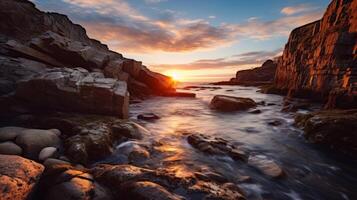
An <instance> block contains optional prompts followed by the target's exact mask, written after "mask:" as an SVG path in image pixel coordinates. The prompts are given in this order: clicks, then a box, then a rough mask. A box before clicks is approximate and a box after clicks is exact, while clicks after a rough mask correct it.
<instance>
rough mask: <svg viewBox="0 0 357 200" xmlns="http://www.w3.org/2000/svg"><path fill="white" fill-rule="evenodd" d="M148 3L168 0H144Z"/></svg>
mask: <svg viewBox="0 0 357 200" xmlns="http://www.w3.org/2000/svg"><path fill="white" fill-rule="evenodd" d="M144 1H145V2H146V3H160V2H163V1H167V0H144Z"/></svg>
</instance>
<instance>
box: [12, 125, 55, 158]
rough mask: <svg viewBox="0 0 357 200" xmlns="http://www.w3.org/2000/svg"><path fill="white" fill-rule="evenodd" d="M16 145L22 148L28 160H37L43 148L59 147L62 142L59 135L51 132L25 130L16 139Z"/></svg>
mask: <svg viewBox="0 0 357 200" xmlns="http://www.w3.org/2000/svg"><path fill="white" fill-rule="evenodd" d="M16 144H17V145H19V146H20V147H21V148H22V150H23V153H24V156H25V157H26V158H30V159H32V160H37V159H38V155H39V153H40V151H41V150H42V149H43V148H45V147H59V146H60V145H61V140H60V139H59V137H58V136H57V134H55V133H54V132H52V131H49V130H40V129H24V130H23V131H22V132H21V134H19V135H18V136H17V137H16Z"/></svg>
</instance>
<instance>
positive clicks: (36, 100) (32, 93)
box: [16, 68, 129, 118]
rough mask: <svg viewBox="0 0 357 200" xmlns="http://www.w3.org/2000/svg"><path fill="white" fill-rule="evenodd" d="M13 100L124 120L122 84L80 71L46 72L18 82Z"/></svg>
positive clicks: (124, 89) (125, 104)
mask: <svg viewBox="0 0 357 200" xmlns="http://www.w3.org/2000/svg"><path fill="white" fill-rule="evenodd" d="M16 97H18V98H19V99H22V100H25V101H26V102H28V103H30V106H32V107H37V108H41V109H52V110H60V111H71V112H73V111H77V112H81V113H93V114H104V115H116V116H118V117H121V118H127V117H128V105H129V92H128V91H127V85H126V83H125V82H123V81H117V80H115V79H111V78H104V76H103V74H102V73H100V72H92V73H89V72H88V71H87V70H85V69H83V68H75V69H69V68H54V69H48V70H46V72H44V73H42V74H41V75H37V76H34V77H32V78H30V79H28V80H24V81H21V82H20V83H19V85H18V88H17V90H16ZM59 99H60V100H59Z"/></svg>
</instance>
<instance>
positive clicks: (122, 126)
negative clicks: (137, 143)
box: [111, 122, 149, 140]
mask: <svg viewBox="0 0 357 200" xmlns="http://www.w3.org/2000/svg"><path fill="white" fill-rule="evenodd" d="M111 129H112V133H113V136H114V137H115V138H122V137H125V138H129V139H137V140H140V139H142V138H143V137H144V136H145V135H148V134H149V131H148V130H147V129H145V128H144V127H142V126H140V125H139V124H137V123H135V122H124V123H115V124H114V125H113V126H112V127H111Z"/></svg>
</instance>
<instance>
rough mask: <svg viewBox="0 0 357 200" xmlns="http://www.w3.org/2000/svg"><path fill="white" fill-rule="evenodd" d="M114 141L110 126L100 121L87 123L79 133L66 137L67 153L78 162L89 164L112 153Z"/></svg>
mask: <svg viewBox="0 0 357 200" xmlns="http://www.w3.org/2000/svg"><path fill="white" fill-rule="evenodd" d="M113 143H114V142H113V140H112V135H111V130H110V128H109V127H107V126H105V125H103V124H100V123H99V124H97V123H91V124H87V125H86V127H83V128H82V130H81V131H80V133H79V134H78V135H74V136H71V137H69V138H67V139H66V141H65V149H66V155H67V156H68V157H69V158H70V159H71V160H72V161H74V162H76V163H81V164H87V162H88V161H95V160H98V159H100V158H104V157H106V156H108V155H111V153H112V152H113Z"/></svg>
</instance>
